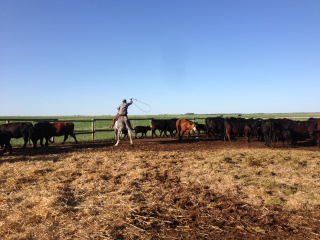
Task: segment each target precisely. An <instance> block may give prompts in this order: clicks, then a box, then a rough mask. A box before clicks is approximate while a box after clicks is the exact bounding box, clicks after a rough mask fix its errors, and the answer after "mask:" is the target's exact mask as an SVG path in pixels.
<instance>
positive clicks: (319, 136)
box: [313, 131, 320, 148]
mask: <svg viewBox="0 0 320 240" xmlns="http://www.w3.org/2000/svg"><path fill="white" fill-rule="evenodd" d="M313 137H314V140H315V141H316V143H317V147H318V148H319V147H320V131H315V132H314V133H313Z"/></svg>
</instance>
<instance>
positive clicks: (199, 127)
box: [197, 123, 207, 136]
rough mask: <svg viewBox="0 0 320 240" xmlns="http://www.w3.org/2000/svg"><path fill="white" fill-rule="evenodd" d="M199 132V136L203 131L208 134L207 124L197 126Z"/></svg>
mask: <svg viewBox="0 0 320 240" xmlns="http://www.w3.org/2000/svg"><path fill="white" fill-rule="evenodd" d="M197 131H198V136H199V135H200V133H201V131H202V132H204V133H207V126H206V125H205V124H201V123H200V124H197Z"/></svg>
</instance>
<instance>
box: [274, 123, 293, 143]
mask: <svg viewBox="0 0 320 240" xmlns="http://www.w3.org/2000/svg"><path fill="white" fill-rule="evenodd" d="M273 121H274V122H276V124H277V125H276V126H274V131H275V136H276V140H282V146H284V143H285V142H287V147H289V146H290V143H291V142H292V141H291V140H292V120H290V119H287V118H283V119H274V120H273Z"/></svg>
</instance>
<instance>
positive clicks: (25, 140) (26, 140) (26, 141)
mask: <svg viewBox="0 0 320 240" xmlns="http://www.w3.org/2000/svg"><path fill="white" fill-rule="evenodd" d="M23 139H24V144H23V146H22V148H25V147H26V145H27V143H28V137H24V138H23Z"/></svg>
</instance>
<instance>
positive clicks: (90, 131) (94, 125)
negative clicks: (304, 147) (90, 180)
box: [0, 117, 308, 141]
mask: <svg viewBox="0 0 320 240" xmlns="http://www.w3.org/2000/svg"><path fill="white" fill-rule="evenodd" d="M291 118H294V119H297V118H300V119H301V118H308V117H291ZM152 119H154V118H131V119H130V121H131V123H132V125H133V126H134V122H135V121H146V120H150V121H151V120H152ZM204 119H206V117H204V118H200V117H197V118H193V119H189V120H190V121H193V122H196V121H197V120H204ZM0 121H1V119H0ZM2 121H6V123H10V122H43V121H48V122H73V123H75V122H91V130H89V131H82V132H81V131H79V130H78V131H77V130H76V129H75V134H76V135H80V134H91V137H92V141H94V140H95V133H97V132H111V131H114V130H113V129H97V128H96V122H98V121H107V122H108V121H110V123H111V121H112V119H110V118H106V119H101V118H99V119H95V118H92V119H91V120H74V119H72V120H59V119H39V118H38V119H32V118H16V119H15V118H8V119H2ZM52 140H53V141H54V138H53V139H52Z"/></svg>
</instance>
